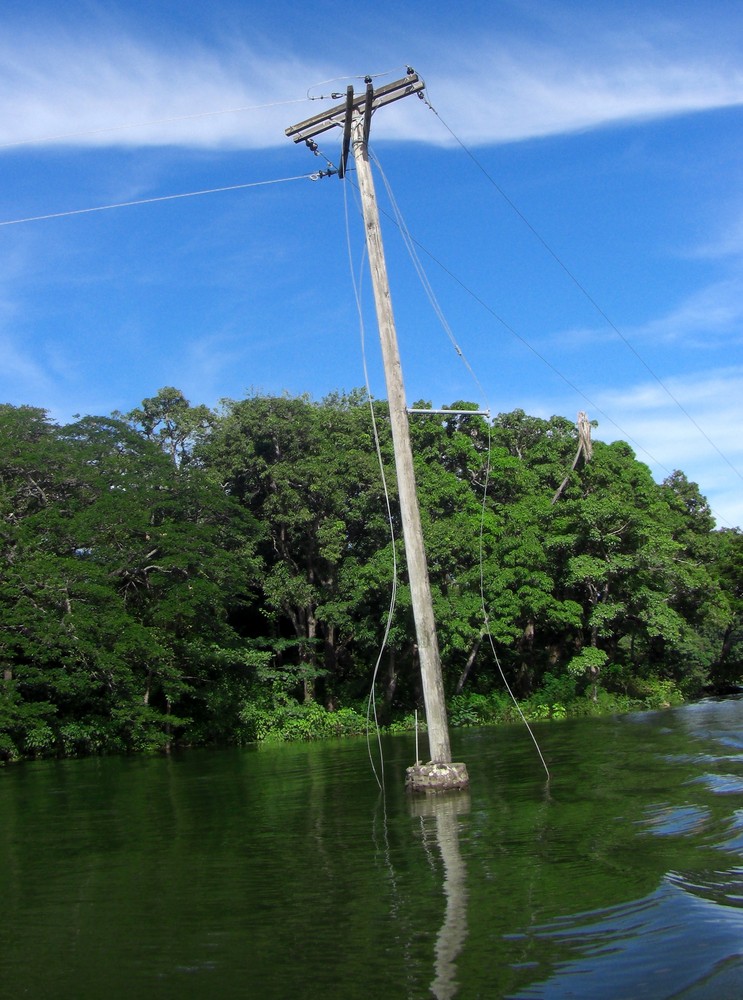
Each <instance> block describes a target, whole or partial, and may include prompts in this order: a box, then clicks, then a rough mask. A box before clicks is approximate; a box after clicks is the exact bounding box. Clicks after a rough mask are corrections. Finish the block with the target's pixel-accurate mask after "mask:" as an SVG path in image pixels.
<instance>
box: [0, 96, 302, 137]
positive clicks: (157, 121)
mask: <svg viewBox="0 0 743 1000" xmlns="http://www.w3.org/2000/svg"><path fill="white" fill-rule="evenodd" d="M306 100H307V98H304V97H298V98H294V99H293V100H290V101H273V102H271V103H269V104H249V105H244V106H241V107H237V108H222V109H220V110H218V111H197V112H194V113H193V114H190V115H175V116H173V117H171V118H153V119H152V120H150V121H144V122H129V123H128V124H122V125H105V126H102V127H101V128H92V129H84V130H82V131H79V132H60V133H58V134H57V135H45V136H38V137H36V138H28V139H16V140H14V141H13V142H0V149H13V148H15V147H16V146H34V145H43V144H44V143H46V142H63V141H64V140H66V139H81V138H84V137H85V136H94V135H105V134H106V133H107V132H124V131H126V130H128V129H137V128H149V127H151V126H153V125H170V124H173V123H175V122H185V121H193V120H195V119H198V118H216V117H217V116H218V115H233V114H238V113H240V112H245V111H265V110H267V109H268V108H280V107H285V106H286V105H288V104H304V103H305V101H306Z"/></svg>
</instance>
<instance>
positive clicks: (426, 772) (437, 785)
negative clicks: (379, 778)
mask: <svg viewBox="0 0 743 1000" xmlns="http://www.w3.org/2000/svg"><path fill="white" fill-rule="evenodd" d="M469 783H470V778H469V775H468V774H467V765H466V764H443V763H439V762H436V761H429V762H428V763H427V764H414V765H413V766H412V767H409V768H408V769H407V770H406V772H405V788H406V789H407V790H408V791H409V792H447V791H450V790H453V789H462V788H468V787H469Z"/></svg>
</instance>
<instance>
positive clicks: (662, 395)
mask: <svg viewBox="0 0 743 1000" xmlns="http://www.w3.org/2000/svg"><path fill="white" fill-rule="evenodd" d="M664 385H666V386H667V388H668V390H669V392H670V393H671V394H672V396H673V397H674V399H676V400H682V401H683V410H682V409H681V408H680V407H679V406H678V405H677V404H676V403H675V402H674V399H672V398H671V396H670V395H669V393H668V392H666V391H665V390H664V388H663V387H662V386H661V385H659V384H658V383H657V382H643V383H639V384H636V385H634V386H631V387H627V388H625V389H623V390H621V391H615V390H613V389H607V390H604V391H603V392H602V391H599V392H597V393H596V401H597V403H598V404H599V405H600V407H601V409H602V410H603V411H604V412H605V413H607V414H609V415H610V416H611V418H612V419H613V420H616V422H617V424H619V425H620V426H621V428H622V431H623V432H622V433H620V432H618V431H617V430H616V428H614V427H612V426H611V425H610V424H609V423H608V422H604V421H603V420H602V418H601V417H599V420H600V426H599V430H598V433H597V437H598V438H599V439H601V440H604V441H613V440H617V439H618V438H621V439H626V438H628V437H629V438H631V439H632V442H634V446H635V448H636V450H637V457H638V458H639V459H640V461H643V462H646V463H647V464H648V465H650V467H651V468H652V469H653V472H654V474H655V475H656V476H658V477H659V478H661V479H662V478H664V477H665V476H666V475H668V473H669V472H671V471H673V470H674V469H681V470H682V471H683V472H684V473H685V474H686V475H687V477H688V478H689V479H692V480H694V481H695V482H697V483H698V484H699V486H700V488H701V490H702V493H704V495H705V496H707V497H708V499H709V501H710V504H711V506H712V508H713V510H714V511H715V514H716V515H717V517H718V520H719V523H720V526H728V525H743V482H742V481H741V479H743V435H741V427H743V367H740V366H734V367H730V368H725V369H717V370H713V371H706V372H698V373H696V374H693V375H685V376H683V377H681V378H674V379H667V380H665V381H664ZM684 411H685V412H684ZM638 446H639V447H638ZM642 449H647V451H643V450H642Z"/></svg>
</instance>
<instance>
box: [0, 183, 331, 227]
mask: <svg viewBox="0 0 743 1000" xmlns="http://www.w3.org/2000/svg"><path fill="white" fill-rule="evenodd" d="M316 177H317V175H316V174H314V173H312V174H297V175H295V176H294V177H275V178H273V179H271V180H267V181H248V182H247V183H245V184H229V185H227V186H226V187H216V188H205V189H204V190H201V191H184V192H182V193H180V194H163V195H157V196H155V197H153V198H137V199H134V200H133V201H119V202H114V203H113V204H110V205H95V206H93V207H92V208H72V209H69V210H67V211H65V212H49V213H47V214H46V215H31V216H27V217H26V218H24V219H6V220H4V221H0V227H2V226H20V225H22V224H23V223H27V222H45V221H46V220H48V219H64V218H67V217H69V216H72V215H88V214H89V213H91V212H108V211H110V210H111V209H114V208H132V207H133V206H135V205H153V204H155V203H156V202H160V201H177V200H178V199H181V198H198V197H200V196H202V195H206V194H221V193H222V192H224V191H244V190H246V189H247V188H255V187H266V186H268V185H271V184H286V183H288V182H289V181H306V180H315V179H316Z"/></svg>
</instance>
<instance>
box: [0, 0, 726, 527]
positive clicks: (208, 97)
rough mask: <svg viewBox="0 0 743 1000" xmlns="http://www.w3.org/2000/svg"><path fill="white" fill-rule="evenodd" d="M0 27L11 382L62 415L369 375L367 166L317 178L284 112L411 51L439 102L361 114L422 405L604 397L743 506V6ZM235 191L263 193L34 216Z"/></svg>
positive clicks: (256, 8)
mask: <svg viewBox="0 0 743 1000" xmlns="http://www.w3.org/2000/svg"><path fill="white" fill-rule="evenodd" d="M0 27H1V28H2V30H1V31H0V178H1V182H0V223H4V224H3V225H0V243H1V244H2V253H1V254H0V359H2V365H0V400H2V401H4V402H10V403H15V404H21V403H29V404H34V405H38V406H43V407H45V408H47V409H48V410H49V411H50V413H51V415H52V416H53V417H54V418H55V419H58V420H62V421H64V420H68V419H69V418H70V417H71V416H72V414H74V413H99V414H106V413H110V412H111V411H112V410H115V409H119V410H127V409H130V408H132V407H133V406H135V405H137V404H138V403H139V402H140V401H141V400H142V398H144V397H145V396H149V395H153V394H154V393H155V392H156V391H157V390H158V388H160V387H161V386H164V385H175V386H177V387H179V388H181V389H182V390H183V391H184V392H185V393H186V395H187V396H188V397H189V398H190V399H191V401H192V402H194V403H202V402H203V403H207V404H209V405H214V404H216V403H217V402H218V400H219V399H220V398H223V397H233V398H240V397H242V396H243V395H245V394H246V393H247V392H249V391H252V390H258V391H264V392H271V393H273V392H282V391H284V390H286V391H288V392H290V393H309V394H311V395H312V396H313V397H315V398H321V397H322V396H323V395H325V394H326V393H328V392H330V391H332V390H335V389H351V388H354V387H356V386H359V385H362V384H363V381H364V374H363V367H362V351H361V346H360V336H359V322H358V316H357V309H356V302H355V298H354V282H353V280H352V273H353V275H355V276H356V277H358V275H359V273H360V269H361V267H362V264H363V261H362V245H363V231H362V228H361V225H360V221H359V210H358V204H357V195H356V189H355V186H354V183H353V174H351V175H350V176H349V180H348V181H347V182H341V181H339V180H338V179H337V178H335V177H333V178H329V179H323V180H317V181H313V180H310V179H309V176H308V175H309V174H311V173H312V172H314V171H316V170H318V169H320V168H322V167H324V166H325V165H326V164H325V160H324V159H322V158H315V157H313V156H312V154H311V153H310V152H309V150H307V149H306V148H305V147H304V146H301V145H300V146H295V145H294V144H293V143H292V142H291V141H289V140H288V139H286V137H285V135H284V129H285V128H286V127H287V126H289V125H292V124H294V123H296V122H299V121H301V120H303V119H304V118H307V117H309V116H310V115H313V114H315V113H317V112H319V111H320V110H322V109H323V108H325V107H327V106H328V105H329V104H331V103H334V102H333V101H322V100H310V99H309V97H320V96H322V95H327V94H330V93H332V92H341V93H342V92H344V91H345V87H346V85H347V84H348V83H352V84H353V85H354V86H355V87H356V88H357V89H359V90H361V89H363V86H364V85H363V79H362V78H363V76H364V75H365V74H367V73H369V74H373V75H375V83H376V85H382V84H384V83H386V82H389V81H391V80H394V79H397V78H399V77H400V76H402V75H404V73H405V67H406V66H407V65H412V66H414V67H415V69H416V70H417V71H418V72H419V73H420V74H421V76H423V77H424V78H425V80H426V84H427V96H428V99H429V101H430V104H431V105H432V106H433V108H435V112H436V113H434V111H433V110H432V109H431V107H429V106H427V104H425V103H424V102H423V101H419V100H417V99H416V98H415V97H411V98H407V99H406V100H404V101H400V102H398V103H397V104H395V105H391V106H389V107H387V108H384V109H381V110H380V111H379V112H377V113H376V114H375V116H374V119H373V124H372V148H373V152H374V154H375V156H376V157H377V158H378V161H379V166H380V168H381V171H383V175H382V173H381V172H378V173H377V181H376V183H377V190H378V194H379V200H380V203H381V206H382V208H383V210H384V211H385V213H387V214H386V215H385V217H384V218H383V229H384V234H385V246H386V250H387V254H388V265H389V270H390V277H391V284H392V296H393V304H394V309H395V314H396V318H397V324H398V335H399V339H400V347H401V353H402V358H403V367H404V373H405V380H406V386H407V391H408V398H409V400H410V401H411V402H413V401H414V400H418V399H427V400H430V401H431V402H432V403H433V405H435V406H440V405H442V404H448V403H451V402H453V401H455V400H458V399H472V400H475V401H477V402H479V403H481V405H483V406H488V407H490V409H491V410H492V411H493V412H495V413H497V412H501V411H508V410H511V409H514V408H515V407H521V408H523V409H524V410H526V411H527V412H528V413H531V414H535V415H539V416H545V417H548V416H550V415H551V414H561V415H563V416H566V417H568V418H569V419H575V416H576V413H577V411H578V410H586V411H587V412H588V414H589V417H591V418H593V419H596V420H598V421H599V427H598V429H597V431H596V432H595V437H597V438H599V439H602V440H606V441H609V440H614V439H616V438H623V439H625V440H629V441H630V442H631V444H632V446H633V447H634V448H635V451H636V453H637V456H638V458H639V459H641V460H642V461H644V462H647V463H648V464H649V465H650V467H651V468H652V470H653V473H654V475H655V476H656V478H658V479H662V478H663V477H664V476H665V475H667V474H668V473H669V472H671V471H672V470H674V469H677V468H680V469H682V470H683V471H684V472H686V474H687V475H688V476H689V477H690V478H691V479H693V480H695V481H696V482H698V483H699V485H700V487H701V489H702V491H703V493H704V494H705V495H706V496H707V497H708V498H709V500H710V502H711V504H712V507H713V509H714V511H715V514H716V516H717V518H718V524H720V525H721V526H731V525H741V524H743V273H742V270H741V264H742V263H743V169H742V168H743V143H742V142H741V137H742V129H741V126H742V125H743V57H742V56H741V52H743V8H741V7H740V6H739V5H738V4H736V3H731V2H727V0H710V2H707V3H705V4H704V5H696V6H695V7H694V8H691V7H690V5H686V4H681V3H678V2H652V0H651V2H648V3H645V4H642V5H633V6H632V7H631V8H630V7H629V6H628V8H627V9H626V10H625V9H623V8H621V7H620V6H619V5H617V4H616V3H614V2H603V0H594V2H591V3H584V2H580V0H574V2H560V0H550V2H543V0H513V2H504V0H493V2H491V3H488V4H485V3H470V2H467V0H463V2H460V3H459V4H452V3H450V2H448V3H442V2H439V0H430V2H428V3H426V4H424V5H419V4H407V5H401V4H399V3H394V4H393V3H388V2H386V0H382V2H377V3H376V4H374V5H369V4H360V3H356V2H349V3H347V4H345V5H342V6H340V7H338V6H332V7H327V8H323V7H321V6H318V5H317V4H306V5H300V6H298V5H297V3H296V0H294V2H291V3H289V2H284V0H277V2H273V3H271V4H266V3H260V4H259V3H257V2H253V0H247V2H243V3H232V2H224V0H216V2H214V3H212V4H210V5H206V4H197V3H189V2H188V0H178V2H175V0H172V2H171V0H162V2H158V3H155V4H152V3H140V2H136V0H128V2H127V3H126V4H124V3H123V2H121V0H119V2H90V3H88V2H72V3H69V4H65V5H59V4H52V3H47V2H45V0H36V2H35V3H34V4H33V5H31V6H29V4H28V3H26V2H23V3H21V2H20V0H4V2H3V4H2V7H0ZM377 74H379V75H378V76H377ZM236 109H240V110H236ZM320 145H321V149H322V152H323V153H324V154H325V155H327V157H328V158H329V159H331V160H334V161H335V160H336V159H337V155H338V149H339V145H340V135H339V133H337V132H332V133H329V134H327V135H326V136H324V137H322V139H321V141H320ZM463 147H465V148H463ZM385 177H386V179H387V182H388V184H389V186H390V189H391V191H392V193H393V196H394V199H395V201H396V203H397V205H398V206H399V209H400V212H401V213H402V217H403V219H404V223H405V225H406V226H407V228H408V230H409V232H410V234H411V236H412V237H413V239H414V240H415V241H416V242H417V245H418V254H419V258H420V261H421V263H422V265H423V267H424V269H425V273H426V276H427V279H428V281H429V282H430V284H431V286H432V288H433V290H434V293H435V296H436V299H437V301H438V304H439V306H440V309H441V311H442V312H443V314H444V316H445V318H446V321H447V323H448V325H449V327H450V329H451V332H452V334H453V336H454V338H455V339H456V341H457V343H458V344H459V345H460V347H461V349H462V351H463V353H464V355H465V356H466V358H467V360H468V362H469V364H470V366H471V368H472V371H473V372H474V373H475V375H476V378H477V380H478V382H479V385H477V384H476V383H474V382H473V379H472V377H471V375H470V373H469V372H468V370H467V369H466V367H465V366H464V365H463V364H462V363H461V361H460V359H459V357H458V355H457V353H456V351H455V350H454V349H453V347H452V344H451V342H450V340H449V339H448V337H447V335H446V333H445V331H444V330H443V329H442V327H441V324H440V323H439V320H438V319H437V317H436V314H435V312H434V310H433V309H432V307H431V304H430V302H429V300H428V298H427V296H426V294H425V292H424V290H423V288H422V286H421V283H420V281H419V278H418V276H417V274H416V271H415V268H414V267H413V264H412V262H411V260H410V257H409V255H408V252H407V250H406V249H405V246H404V243H403V240H402V239H401V237H400V234H399V231H398V230H397V228H396V226H395V224H394V221H393V219H392V218H391V216H392V214H393V213H392V208H391V206H390V204H389V201H388V198H387V194H386V191H385V185H384V182H383V180H384V178H385ZM288 178H298V179H288ZM267 181H277V182H279V183H272V184H265V183H264V182H267ZM232 185H255V186H253V187H240V188H238V189H236V190H233V191H222V192H218V193H213V194H209V195H201V196H195V197H188V198H179V199H173V200H167V201H151V202H150V203H148V204H143V205H136V206H131V207H123V208H116V209H109V210H105V211H98V212H90V213H80V214H71V215H61V216H60V217H57V218H51V219H45V220H39V221H30V222H21V223H15V220H19V219H29V218H36V217H38V216H44V215H57V214H58V213H65V212H75V213H77V212H78V210H80V209H87V208H95V207H101V206H106V205H117V204H121V203H123V202H131V201H138V200H144V199H157V198H163V197H165V196H170V195H175V194H187V193H190V192H194V191H202V190H211V189H216V188H224V187H229V186H232ZM347 217H348V219H349V233H350V240H347V227H346V218H347ZM525 220H526V221H525ZM5 223H14V224H12V225H10V224H5ZM545 244H546V246H545ZM349 250H350V253H349ZM349 257H350V260H349ZM350 261H352V262H353V263H352V265H351V263H350ZM361 296H362V303H363V315H364V318H365V324H366V353H367V362H368V366H369V375H370V381H371V388H372V391H373V393H374V394H375V395H376V396H378V397H383V396H384V395H385V391H384V382H383V378H382V374H381V366H380V363H379V357H378V356H379V350H378V344H377V337H376V327H375V324H374V317H373V309H372V301H371V290H370V287H369V282H368V279H363V280H362V281H361Z"/></svg>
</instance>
